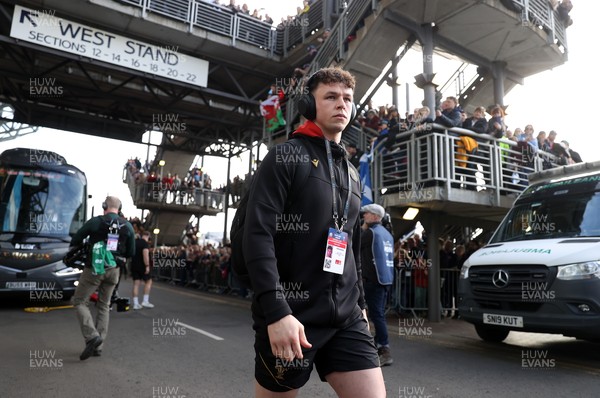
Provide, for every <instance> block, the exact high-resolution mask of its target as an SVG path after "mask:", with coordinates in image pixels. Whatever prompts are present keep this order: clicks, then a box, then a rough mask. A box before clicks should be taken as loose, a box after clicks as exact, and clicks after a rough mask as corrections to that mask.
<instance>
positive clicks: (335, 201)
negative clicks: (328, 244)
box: [325, 139, 352, 231]
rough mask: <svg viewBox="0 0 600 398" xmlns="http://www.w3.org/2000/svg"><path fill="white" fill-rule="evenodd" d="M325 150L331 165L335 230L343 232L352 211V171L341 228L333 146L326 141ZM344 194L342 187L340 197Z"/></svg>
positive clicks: (328, 162) (330, 174)
mask: <svg viewBox="0 0 600 398" xmlns="http://www.w3.org/2000/svg"><path fill="white" fill-rule="evenodd" d="M325 148H326V149H327V164H328V165H329V176H330V177H331V193H332V201H333V222H334V223H335V229H337V230H338V231H341V230H342V229H343V228H344V225H346V222H347V221H348V211H349V210H350V196H351V195H352V185H351V184H352V181H350V169H348V196H347V197H346V205H345V206H344V214H343V215H342V224H341V226H340V225H339V224H338V218H339V217H338V206H337V196H336V194H335V190H336V187H337V184H336V183H335V174H334V172H333V156H332V155H331V144H330V143H329V140H327V139H325ZM341 193H342V189H341V187H340V197H341V196H342V195H341Z"/></svg>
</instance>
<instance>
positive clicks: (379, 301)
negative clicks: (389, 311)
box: [363, 281, 389, 348]
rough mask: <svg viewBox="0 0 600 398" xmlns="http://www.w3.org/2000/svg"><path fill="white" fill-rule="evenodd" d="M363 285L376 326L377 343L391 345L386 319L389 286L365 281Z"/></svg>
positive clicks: (370, 313) (371, 317) (378, 345)
mask: <svg viewBox="0 0 600 398" xmlns="http://www.w3.org/2000/svg"><path fill="white" fill-rule="evenodd" d="M363 287H364V289H365V301H366V302H367V307H368V310H369V318H370V319H371V321H372V322H373V325H374V326H375V344H376V345H377V347H378V348H379V347H380V346H387V345H389V340H388V331H387V323H386V320H385V303H386V300H387V296H388V291H389V286H384V285H380V284H379V283H373V282H367V281H365V282H364V284H363Z"/></svg>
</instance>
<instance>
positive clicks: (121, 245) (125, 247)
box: [71, 196, 135, 361]
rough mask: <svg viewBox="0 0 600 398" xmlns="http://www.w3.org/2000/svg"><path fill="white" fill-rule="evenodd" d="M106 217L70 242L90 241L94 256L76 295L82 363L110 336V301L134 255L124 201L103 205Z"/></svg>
mask: <svg viewBox="0 0 600 398" xmlns="http://www.w3.org/2000/svg"><path fill="white" fill-rule="evenodd" d="M102 208H103V209H104V215H103V216H97V217H93V218H91V219H89V220H88V221H87V222H86V223H85V224H84V225H83V226H82V227H81V228H80V229H79V231H77V233H76V234H75V236H73V239H72V240H71V245H72V246H79V245H81V244H83V241H84V239H85V238H87V237H89V244H90V247H91V253H90V254H89V256H88V261H87V262H86V265H85V267H84V269H83V273H82V274H81V276H80V278H79V285H77V289H76V290H75V294H74V295H73V305H74V306H75V311H76V313H77V319H78V320H79V326H80V327H81V333H82V334H83V337H84V339H85V349H84V350H83V352H82V353H81V355H80V356H79V359H81V360H82V361H83V360H86V359H88V358H89V357H90V356H92V355H94V356H100V354H101V351H102V343H103V341H104V339H106V335H107V333H108V321H109V314H110V312H109V308H110V299H111V296H112V293H113V290H114V289H115V286H116V285H117V283H118V282H119V268H120V266H122V265H124V264H125V261H126V260H127V257H132V256H133V255H134V254H135V233H134V231H133V227H132V225H131V224H130V223H129V222H128V221H127V220H125V219H124V218H123V217H120V216H119V211H120V210H121V201H120V200H119V198H117V197H114V196H107V197H106V199H105V200H104V202H103V203H102ZM96 290H98V302H97V303H96V309H97V312H98V313H97V316H96V322H94V318H93V316H92V313H91V312H90V308H89V303H90V295H91V294H92V293H94V292H95V291H96Z"/></svg>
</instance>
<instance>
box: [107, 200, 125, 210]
mask: <svg viewBox="0 0 600 398" xmlns="http://www.w3.org/2000/svg"><path fill="white" fill-rule="evenodd" d="M122 207H123V203H121V201H119V211H121V208H122ZM106 209H108V204H106V200H105V201H104V202H102V210H106Z"/></svg>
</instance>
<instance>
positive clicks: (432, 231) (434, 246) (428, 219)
mask: <svg viewBox="0 0 600 398" xmlns="http://www.w3.org/2000/svg"><path fill="white" fill-rule="evenodd" d="M440 220H441V215H440V214H436V212H427V213H426V214H424V219H423V222H424V227H425V231H426V233H427V268H428V269H429V277H428V284H427V286H428V288H427V303H428V314H427V318H428V319H429V320H430V321H431V322H440V320H441V313H442V304H441V283H440V253H439V245H438V241H437V237H438V236H439V234H440V233H441V231H442V228H441V225H440Z"/></svg>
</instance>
